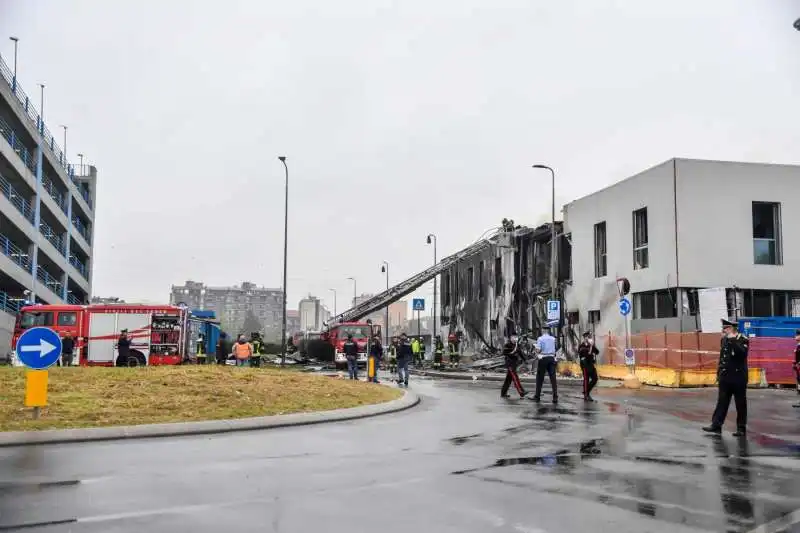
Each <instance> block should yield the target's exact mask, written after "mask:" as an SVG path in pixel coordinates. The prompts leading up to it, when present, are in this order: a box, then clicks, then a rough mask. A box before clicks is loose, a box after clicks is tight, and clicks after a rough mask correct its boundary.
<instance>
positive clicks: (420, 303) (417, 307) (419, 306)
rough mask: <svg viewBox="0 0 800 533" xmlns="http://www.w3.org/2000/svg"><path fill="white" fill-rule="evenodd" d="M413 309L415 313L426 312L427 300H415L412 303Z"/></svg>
mask: <svg viewBox="0 0 800 533" xmlns="http://www.w3.org/2000/svg"><path fill="white" fill-rule="evenodd" d="M411 305H412V309H413V310H414V311H424V310H425V298H414V299H413V300H412V301H411Z"/></svg>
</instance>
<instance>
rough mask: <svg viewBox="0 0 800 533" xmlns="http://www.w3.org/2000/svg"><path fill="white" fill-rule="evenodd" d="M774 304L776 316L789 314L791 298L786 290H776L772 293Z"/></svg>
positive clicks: (773, 312)
mask: <svg viewBox="0 0 800 533" xmlns="http://www.w3.org/2000/svg"><path fill="white" fill-rule="evenodd" d="M772 298H773V301H772V303H773V306H772V314H773V315H774V316H789V298H787V295H786V293H785V292H780V291H778V292H776V293H774V294H773V295H772Z"/></svg>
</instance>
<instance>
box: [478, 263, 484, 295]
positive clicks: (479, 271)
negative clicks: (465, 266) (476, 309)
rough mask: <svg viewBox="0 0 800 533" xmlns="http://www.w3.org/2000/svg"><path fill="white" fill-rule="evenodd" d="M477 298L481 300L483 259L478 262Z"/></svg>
mask: <svg viewBox="0 0 800 533" xmlns="http://www.w3.org/2000/svg"><path fill="white" fill-rule="evenodd" d="M478 298H480V299H481V300H483V261H481V262H480V263H478Z"/></svg>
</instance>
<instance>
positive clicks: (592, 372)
mask: <svg viewBox="0 0 800 533" xmlns="http://www.w3.org/2000/svg"><path fill="white" fill-rule="evenodd" d="M599 354H600V350H598V349H597V346H595V345H594V339H592V333H591V332H590V331H587V332H585V333H584V334H583V342H581V343H580V345H578V357H579V358H580V363H581V373H582V374H583V401H585V402H593V401H594V399H592V389H593V388H594V386H595V385H597V368H596V367H595V364H596V363H597V356H598V355H599Z"/></svg>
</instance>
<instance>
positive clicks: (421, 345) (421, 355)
mask: <svg viewBox="0 0 800 533" xmlns="http://www.w3.org/2000/svg"><path fill="white" fill-rule="evenodd" d="M417 358H418V359H417V360H418V364H419V367H420V368H422V366H423V365H424V364H425V339H423V338H422V335H420V337H419V353H418V354H417Z"/></svg>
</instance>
